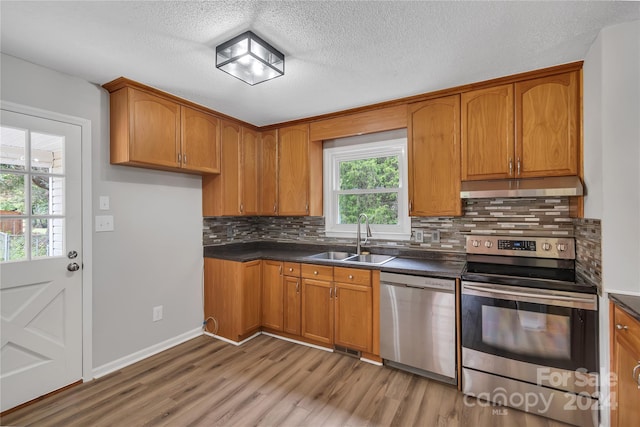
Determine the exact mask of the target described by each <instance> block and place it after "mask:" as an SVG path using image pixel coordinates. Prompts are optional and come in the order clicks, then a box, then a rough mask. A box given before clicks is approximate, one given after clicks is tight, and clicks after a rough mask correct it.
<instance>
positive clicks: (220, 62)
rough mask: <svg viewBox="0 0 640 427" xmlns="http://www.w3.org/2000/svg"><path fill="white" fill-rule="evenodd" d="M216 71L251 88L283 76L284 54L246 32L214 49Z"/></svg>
mask: <svg viewBox="0 0 640 427" xmlns="http://www.w3.org/2000/svg"><path fill="white" fill-rule="evenodd" d="M216 68H219V69H221V70H222V71H224V72H225V73H228V74H231V75H232V76H233V77H236V78H238V79H240V80H242V81H243V82H245V83H248V84H250V85H251V86H253V85H256V84H258V83H262V82H264V81H267V80H271V79H275V78H276V77H280V76H282V75H284V54H282V52H280V51H279V50H277V49H276V48H274V47H273V46H271V45H270V44H269V43H267V42H266V41H264V40H263V39H261V38H260V37H258V36H257V35H255V34H254V33H253V32H251V31H247V32H245V33H242V34H240V35H239V36H236V37H234V38H232V39H231V40H229V41H227V42H224V43H222V44H221V45H219V46H217V47H216Z"/></svg>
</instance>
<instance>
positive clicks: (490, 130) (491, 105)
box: [460, 84, 515, 181]
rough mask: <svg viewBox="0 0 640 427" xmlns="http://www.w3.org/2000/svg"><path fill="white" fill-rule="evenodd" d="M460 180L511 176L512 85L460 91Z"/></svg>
mask: <svg viewBox="0 0 640 427" xmlns="http://www.w3.org/2000/svg"><path fill="white" fill-rule="evenodd" d="M461 116H462V126H461V129H460V130H461V133H462V180H463V181H467V180H476V179H498V178H509V177H511V176H513V172H514V167H515V157H514V142H513V137H514V128H513V85H512V84H508V85H502V86H496V87H491V88H488V89H479V90H474V91H471V92H465V93H463V94H462V101H461Z"/></svg>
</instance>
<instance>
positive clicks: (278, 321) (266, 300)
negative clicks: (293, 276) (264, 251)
mask: <svg viewBox="0 0 640 427" xmlns="http://www.w3.org/2000/svg"><path fill="white" fill-rule="evenodd" d="M283 279H284V278H283V276H282V262H280V261H270V260H263V261H262V326H264V327H266V328H269V329H273V330H276V331H282V330H283V329H284V303H285V299H284V297H285V295H284V280H283Z"/></svg>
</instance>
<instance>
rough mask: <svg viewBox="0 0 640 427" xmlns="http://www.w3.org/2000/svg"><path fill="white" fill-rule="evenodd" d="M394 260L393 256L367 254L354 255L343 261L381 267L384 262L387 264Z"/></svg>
mask: <svg viewBox="0 0 640 427" xmlns="http://www.w3.org/2000/svg"><path fill="white" fill-rule="evenodd" d="M394 258H395V257H394V256H389V255H377V254H367V255H354V256H352V257H350V258H346V259H345V260H344V261H346V262H356V263H360V264H374V265H382V264H384V263H385V262H389V261H391V260H392V259H394Z"/></svg>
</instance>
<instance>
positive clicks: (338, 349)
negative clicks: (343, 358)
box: [333, 345, 362, 359]
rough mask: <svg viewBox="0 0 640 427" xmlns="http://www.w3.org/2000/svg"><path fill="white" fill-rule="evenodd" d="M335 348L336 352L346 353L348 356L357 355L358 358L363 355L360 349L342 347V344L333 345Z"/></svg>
mask: <svg viewBox="0 0 640 427" xmlns="http://www.w3.org/2000/svg"><path fill="white" fill-rule="evenodd" d="M333 350H334V351H335V352H336V353H342V354H346V355H347V356H352V357H357V358H358V359H360V356H361V355H362V354H361V353H360V351H358V350H353V349H351V348H347V347H342V346H340V345H336V346H333Z"/></svg>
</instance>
